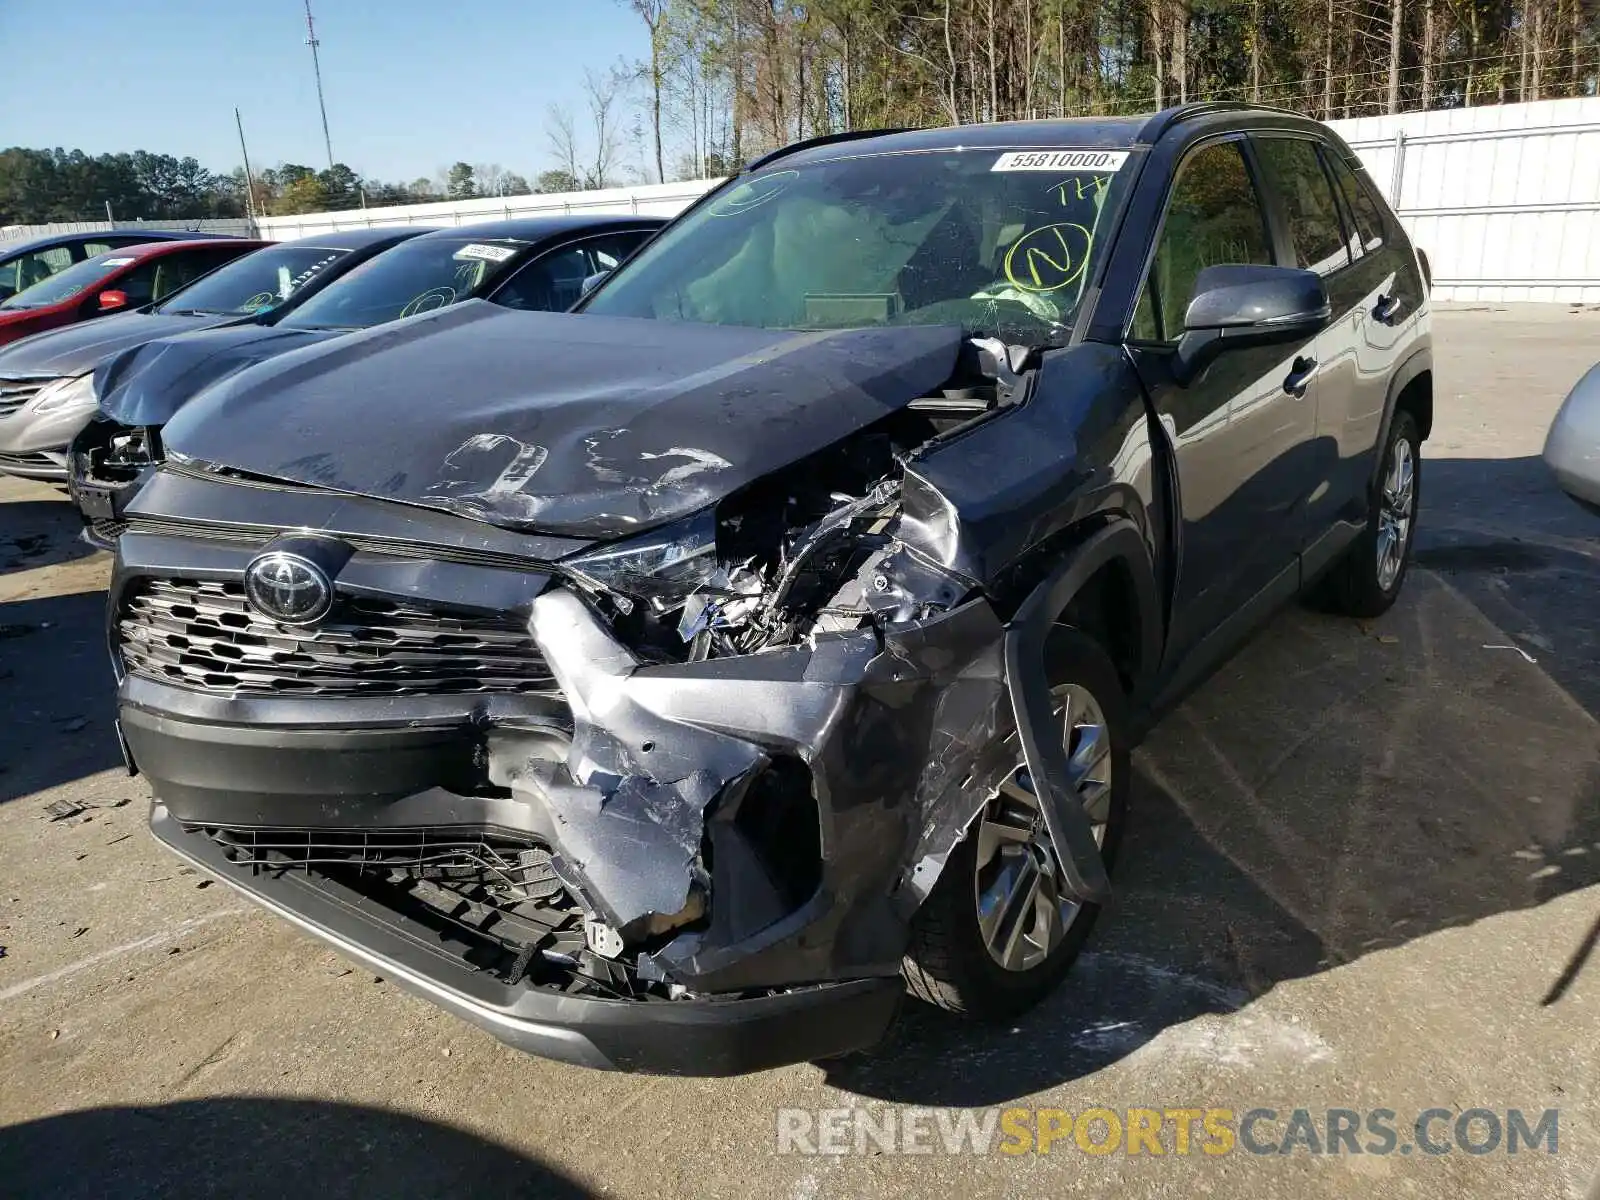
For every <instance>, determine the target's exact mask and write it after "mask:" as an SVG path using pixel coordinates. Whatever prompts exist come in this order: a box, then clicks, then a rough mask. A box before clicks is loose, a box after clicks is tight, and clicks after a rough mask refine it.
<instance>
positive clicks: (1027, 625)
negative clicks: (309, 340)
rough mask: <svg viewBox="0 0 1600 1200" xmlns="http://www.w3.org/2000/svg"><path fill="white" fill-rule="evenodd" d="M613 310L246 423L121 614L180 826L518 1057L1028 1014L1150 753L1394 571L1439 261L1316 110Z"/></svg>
mask: <svg viewBox="0 0 1600 1200" xmlns="http://www.w3.org/2000/svg"><path fill="white" fill-rule="evenodd" d="M580 308H581V315H566V314H547V313H535V312H518V311H511V310H507V309H504V308H500V307H497V306H495V305H492V304H488V303H485V302H483V301H477V300H469V301H467V302H464V303H461V304H457V305H453V306H451V307H449V308H445V309H441V310H439V311H437V312H432V313H427V314H424V315H420V316H416V317H412V318H409V319H407V320H403V321H399V322H396V323H394V324H390V325H385V326H382V327H380V328H376V329H372V330H370V331H367V332H364V333H357V334H354V335H351V336H350V337H347V338H343V339H340V340H338V341H334V342H330V343H327V344H325V345H322V346H318V347H312V348H308V349H306V350H302V351H297V352H295V353H293V354H289V355H286V356H283V357H282V358H279V359H276V360H273V361H270V362H266V363H262V364H260V365H258V366H255V367H251V368H249V369H248V370H246V371H243V372H241V373H239V374H236V375H233V376H231V377H229V378H227V379H226V380H223V381H222V382H220V383H218V384H216V385H215V386H213V387H212V388H210V389H208V390H207V391H205V392H204V393H202V394H201V395H200V396H199V397H197V398H196V400H195V401H194V402H193V403H192V404H190V405H188V406H186V407H185V408H184V409H183V410H182V411H181V412H179V413H178V414H177V415H176V417H175V418H174V419H173V421H172V423H171V424H170V425H169V426H168V427H167V429H166V433H165V444H166V450H167V460H166V462H165V464H164V465H163V466H162V467H161V469H160V470H159V471H157V472H155V473H154V474H153V475H152V476H151V478H150V480H149V482H148V483H147V484H146V485H144V487H143V488H142V489H141V490H140V491H139V492H138V493H137V494H136V495H135V496H134V498H133V499H132V501H131V502H130V503H129V504H128V506H127V511H126V514H125V515H126V518H127V520H128V522H129V525H128V527H127V531H126V533H125V534H124V535H123V537H122V538H121V541H120V545H119V549H118V559H117V565H116V572H115V578H114V582H113V585H112V588H111V594H110V639H111V643H112V649H113V654H114V658H115V663H116V670H117V674H118V679H119V709H120V726H121V730H122V733H123V735H124V737H125V742H126V748H127V751H128V754H129V761H130V764H131V765H132V766H134V767H136V768H137V769H138V770H140V771H142V772H143V773H144V775H145V776H146V777H147V778H148V779H149V782H150V786H151V789H152V791H153V793H154V796H155V804H154V807H153V810H152V812H153V816H152V821H153V826H154V829H155V832H156V834H157V836H158V837H159V838H161V839H162V840H163V841H164V842H165V843H166V844H167V845H168V846H170V847H171V848H172V849H173V850H175V851H176V852H177V853H179V854H180V855H182V856H184V857H185V858H187V859H189V860H190V861H192V862H193V863H195V864H198V865H199V866H201V867H204V868H205V869H207V870H209V871H211V872H214V873H215V874H216V875H217V876H219V877H220V878H222V879H223V880H225V881H227V882H228V883H229V884H231V885H233V886H234V887H236V888H238V889H240V890H241V891H243V892H245V893H247V894H248V895H250V896H252V897H253V898H254V899H256V900H257V901H259V902H260V903H261V904H263V905H265V906H267V907H268V908H270V909H272V910H273V911H275V912H277V913H278V914H280V915H281V916H283V917H285V918H287V919H288V920H290V921H292V922H294V923H295V924H297V925H299V926H301V927H302V928H304V929H307V930H309V931H311V932H312V933H315V934H317V935H319V936H321V937H323V938H325V939H327V940H328V941H330V942H332V943H333V944H334V945H336V946H338V947H340V948H341V949H343V950H344V951H345V952H347V953H348V954H350V955H352V956H353V957H355V958H357V959H359V960H362V961H364V962H366V963H367V964H369V965H371V966H372V967H373V968H374V969H375V970H378V971H380V972H381V973H382V974H383V975H384V976H385V977H387V978H390V979H393V980H396V981H397V982H399V983H401V984H402V985H404V986H406V987H409V988H411V989H413V990H415V991H416V992H418V993H420V994H421V995H423V996H425V997H427V998H428V999H430V1000H432V1001H433V1002H435V1003H437V1004H440V1005H443V1006H444V1007H445V1008H447V1009H449V1010H452V1011H454V1012H455V1013H458V1014H460V1015H461V1016H463V1017H465V1018H467V1019H469V1020H471V1021H475V1022H477V1023H479V1024H480V1025H482V1026H484V1027H486V1028H487V1029H489V1030H491V1031H492V1032H493V1033H494V1034H496V1035H497V1036H498V1037H500V1038H502V1039H504V1040H506V1041H507V1042H509V1043H511V1044H513V1045H516V1046H520V1047H523V1048H525V1049H527V1050H530V1051H533V1052H535V1053H539V1054H545V1055H549V1056H551V1057H555V1058H560V1059H565V1060H569V1061H573V1062H579V1063H585V1064H589V1065H593V1066H609V1067H618V1068H625V1069H636V1070H652V1071H663V1072H686V1073H707V1074H714V1073H728V1072H736V1071H743V1070H751V1069H756V1068H760V1067H766V1066H771V1065H775V1064H780V1063H786V1062H794V1061H799V1060H806V1059H814V1058H819V1057H827V1056H832V1055H836V1054H839V1053H843V1052H847V1051H850V1050H853V1049H857V1048H861V1047H865V1046H869V1045H871V1044H872V1043H874V1042H875V1041H877V1040H878V1039H879V1038H880V1037H881V1036H882V1035H883V1033H884V1031H885V1029H886V1027H887V1026H888V1024H889V1022H890V1020H891V1019H892V1016H893V1014H894V1013H895V1011H896V1008H897V1005H898V1004H899V1003H900V1001H901V997H902V995H903V994H904V993H905V992H906V991H907V990H909V991H910V993H911V994H912V995H913V996H916V997H919V998H920V999H922V1000H924V1001H928V1002H930V1003H932V1004H935V1005H939V1006H941V1007H943V1008H945V1009H948V1010H952V1011H954V1012H957V1013H962V1014H967V1015H969V1016H972V1017H976V1018H989V1019H1005V1018H1008V1017H1011V1016H1013V1015H1014V1014H1016V1013H1018V1012H1019V1011H1021V1010H1023V1009H1025V1008H1026V1007H1028V1006H1029V1005H1032V1004H1034V1003H1035V1002H1036V1001H1038V1000H1039V999H1040V998H1041V997H1043V996H1044V995H1045V994H1046V993H1047V992H1049V991H1050V990H1051V989H1052V988H1054V987H1056V986H1057V985H1058V984H1059V983H1060V982H1061V981H1062V978H1063V976H1064V975H1065V973H1066V972H1067V969H1068V967H1069V965H1070V964H1071V962H1072V960H1073V959H1074V957H1075V956H1076V955H1077V954H1078V953H1079V951H1080V949H1081V947H1082V946H1083V945H1084V942H1085V939H1086V938H1087V937H1088V936H1089V933H1090V929H1091V926H1092V924H1093V922H1094V920H1095V917H1096V914H1097V912H1098V911H1099V910H1100V907H1101V906H1102V905H1103V904H1104V903H1105V901H1106V899H1107V897H1108V895H1109V892H1110V887H1111V883H1110V874H1111V867H1112V864H1113V861H1114V859H1115V856H1116V852H1117V845H1118V841H1119V839H1120V837H1121V834H1122V832H1123V828H1124V825H1125V823H1126V821H1127V819H1128V792H1129V787H1130V767H1129V752H1130V748H1131V747H1132V746H1133V745H1134V743H1135V741H1136V740H1137V739H1138V738H1139V736H1140V734H1141V731H1142V730H1144V729H1146V728H1147V727H1148V726H1149V724H1150V723H1151V722H1152V721H1153V720H1154V719H1156V718H1157V717H1158V716H1159V715H1160V714H1161V713H1162V712H1163V711H1164V710H1166V709H1167V708H1169V707H1170V706H1171V705H1172V704H1173V702H1174V700H1175V698H1177V697H1179V696H1180V695H1181V694H1182V693H1183V692H1184V691H1185V689H1187V688H1189V687H1191V686H1192V685H1193V684H1194V683H1195V682H1196V681H1197V680H1198V679H1199V677H1200V676H1202V675H1203V674H1204V673H1205V672H1206V671H1207V670H1208V669H1209V668H1211V667H1213V666H1215V665H1216V664H1217V663H1218V662H1219V661H1220V660H1221V659H1222V658H1223V657H1224V656H1226V655H1227V654H1228V653H1229V651H1230V650H1231V648H1233V647H1234V646H1236V645H1237V643H1238V642H1239V640H1240V639H1241V638H1242V637H1243V636H1244V635H1245V634H1246V633H1248V632H1249V631H1250V630H1251V629H1252V628H1254V627H1256V626H1258V625H1259V624H1260V623H1261V622H1262V620H1263V619H1264V618H1266V617H1267V616H1268V615H1269V614H1270V613H1271V612H1272V611H1273V610H1274V609H1275V608H1277V607H1278V606H1280V605H1282V604H1284V603H1285V602H1287V601H1289V600H1291V599H1292V598H1293V597H1295V596H1297V595H1299V594H1301V593H1305V592H1308V591H1310V590H1312V589H1313V588H1315V589H1316V590H1318V592H1319V593H1320V594H1321V595H1322V597H1323V599H1324V603H1326V604H1327V605H1328V606H1330V607H1333V608H1336V609H1338V610H1342V611H1343V612H1345V613H1349V614H1353V615H1358V616H1367V617H1370V616H1373V615H1375V614H1378V613H1380V612H1382V611H1384V610H1385V609H1386V608H1387V607H1388V606H1389V605H1391V604H1392V603H1393V602H1394V600H1395V597H1396V594H1397V593H1398V592H1399V590H1400V588H1401V585H1402V583H1403V581H1404V579H1405V575H1406V568H1407V562H1408V556H1409V553H1410V550H1411V545H1412V532H1413V528H1414V522H1415V520H1416V514H1417V502H1418V495H1419V491H1418V489H1419V484H1420V473H1419V472H1420V458H1419V452H1420V446H1421V443H1422V441H1423V439H1425V438H1426V437H1427V435H1428V431H1429V427H1430V425H1431V423H1432V409H1433V397H1432V370H1431V350H1430V335H1429V313H1428V301H1427V280H1426V267H1425V260H1423V259H1422V258H1421V257H1420V256H1419V254H1418V253H1417V252H1416V251H1415V250H1414V249H1413V248H1412V246H1411V244H1410V242H1409V241H1408V239H1407V236H1406V234H1405V232H1404V231H1403V230H1402V228H1401V226H1400V223H1399V222H1398V221H1397V220H1396V218H1395V216H1394V214H1393V212H1391V211H1390V209H1389V208H1388V207H1387V206H1386V204H1385V203H1384V201H1383V200H1382V199H1381V198H1380V197H1379V195H1378V193H1377V191H1376V190H1375V189H1374V187H1373V185H1372V183H1371V181H1370V180H1369V179H1368V178H1367V176H1366V174H1365V172H1364V171H1363V170H1362V167H1361V164H1360V163H1359V162H1358V161H1357V159H1356V158H1355V156H1354V155H1353V154H1352V153H1351V151H1350V150H1349V148H1348V147H1347V146H1345V145H1344V144H1343V143H1342V142H1341V141H1340V140H1339V139H1338V138H1337V137H1336V136H1335V135H1333V134H1332V133H1331V132H1330V131H1329V130H1328V129H1326V128H1325V127H1323V126H1321V125H1319V124H1316V123H1314V122H1312V121H1309V120H1306V119H1304V118H1301V117H1297V116H1294V115H1292V114H1288V113H1283V112H1276V111H1271V110H1264V109H1258V108H1248V107H1244V106H1237V105H1200V106H1190V107H1185V108H1181V109H1175V110H1169V111H1166V112H1162V113H1159V114H1156V115H1154V116H1150V117H1140V118H1118V119H1103V120H1102V119H1094V120H1071V121H1048V122H1035V123H1015V124H1004V125H989V126H967V127H963V128H959V129H936V130H924V131H919V132H899V133H874V134H848V135H844V136H836V137H830V138H820V139H816V140H813V141H811V142H807V143H802V144H800V145H796V146H791V147H789V148H787V149H785V150H781V151H778V152H776V153H774V154H770V155H768V156H767V157H765V158H763V159H761V160H759V161H757V162H754V163H751V164H750V165H749V166H748V167H747V168H746V169H745V170H744V171H742V172H741V173H740V174H738V175H737V176H736V177H734V178H732V179H730V180H729V181H728V182H727V183H725V184H724V185H722V186H721V187H719V188H717V189H716V190H714V191H712V192H711V193H710V194H709V195H707V196H706V197H705V198H704V199H703V200H702V201H700V202H699V203H697V204H696V205H695V206H694V207H692V208H691V209H690V210H689V211H687V212H686V213H684V214H683V215H682V216H680V217H679V218H678V219H677V220H676V221H675V222H674V223H673V224H672V225H670V226H668V228H667V229H666V230H664V231H663V232H662V233H661V234H660V235H659V236H657V238H656V239H655V240H654V241H653V242H652V243H651V244H650V245H649V246H648V247H646V248H645V249H644V250H643V251H641V252H640V253H639V254H638V255H636V256H635V257H634V258H633V259H632V260H631V261H629V262H628V263H627V264H625V265H624V266H623V267H622V268H621V269H620V270H618V271H617V272H615V273H614V274H612V275H611V276H610V277H609V278H608V279H606V280H605V281H604V282H602V283H601V284H600V285H599V286H598V287H597V288H595V289H594V290H593V291H592V292H590V293H589V295H588V297H587V298H586V300H585V302H584V303H583V304H582V305H581V306H580Z"/></svg>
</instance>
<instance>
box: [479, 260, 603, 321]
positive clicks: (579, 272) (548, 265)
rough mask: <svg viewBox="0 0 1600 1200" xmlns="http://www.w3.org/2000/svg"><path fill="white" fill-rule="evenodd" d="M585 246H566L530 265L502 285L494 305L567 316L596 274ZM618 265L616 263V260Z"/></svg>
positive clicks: (495, 296)
mask: <svg viewBox="0 0 1600 1200" xmlns="http://www.w3.org/2000/svg"><path fill="white" fill-rule="evenodd" d="M593 261H594V260H593V259H591V258H590V256H589V251H588V250H587V249H586V248H585V247H584V246H583V245H576V246H564V247H562V248H561V249H559V250H552V251H551V252H550V253H549V254H546V255H544V256H542V257H540V258H536V259H534V260H533V261H532V262H531V263H528V264H527V265H526V266H525V267H523V268H522V269H521V270H520V271H518V272H517V273H516V274H515V275H513V276H512V277H511V278H510V279H508V280H506V282H505V283H504V284H502V285H501V287H500V290H499V291H497V292H495V294H494V302H495V303H496V304H503V305H505V307H507V308H521V309H529V310H533V311H537V312H565V311H566V310H567V309H569V308H571V307H572V306H573V305H574V304H576V303H577V302H578V300H579V299H580V298H581V297H582V295H583V281H584V280H585V279H586V278H588V277H589V276H590V275H593V274H594V273H595V271H596V270H606V269H607V268H604V267H600V268H596V267H594V266H593V265H592V263H593ZM612 261H613V262H615V261H617V260H616V259H613V260H612Z"/></svg>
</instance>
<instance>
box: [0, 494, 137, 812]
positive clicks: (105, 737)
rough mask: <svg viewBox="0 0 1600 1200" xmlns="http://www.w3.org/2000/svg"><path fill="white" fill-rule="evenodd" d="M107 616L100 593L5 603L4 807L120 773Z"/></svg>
mask: <svg viewBox="0 0 1600 1200" xmlns="http://www.w3.org/2000/svg"><path fill="white" fill-rule="evenodd" d="M3 507H4V506H0V510H3ZM105 611H106V594H105V593H104V592H103V591H95V592H81V593H78V594H76V595H68V596H49V597H44V598H40V599H31V600H13V601H9V602H4V603H0V712H4V713H5V714H6V719H5V722H4V723H3V725H0V804H3V803H6V802H7V801H10V800H15V799H17V798H18V797H20V796H27V795H31V794H33V793H35V792H39V791H42V790H43V789H45V788H49V787H54V786H55V785H57V784H62V783H69V782H71V781H73V780H75V779H82V778H83V777H84V776H86V775H92V774H94V773H95V772H96V771H104V770H106V769H107V768H108V767H119V766H121V764H122V753H121V751H120V750H119V749H118V747H117V736H116V726H115V724H114V718H115V715H116V681H115V679H114V678H113V676H112V673H111V663H110V661H109V659H108V658H107V656H106V635H105Z"/></svg>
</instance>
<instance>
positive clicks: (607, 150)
mask: <svg viewBox="0 0 1600 1200" xmlns="http://www.w3.org/2000/svg"><path fill="white" fill-rule="evenodd" d="M627 83H628V73H627V72H626V71H620V70H611V71H607V72H605V73H604V74H602V73H601V72H598V71H593V70H589V71H585V72H584V73H583V96H584V102H585V103H586V104H587V105H588V107H589V122H590V133H591V135H592V137H593V144H592V150H593V159H592V163H593V165H592V166H590V167H589V168H588V169H587V170H586V171H585V173H584V174H585V182H586V183H587V184H588V185H589V186H590V187H592V188H603V187H608V186H610V184H611V182H612V179H613V177H614V176H615V174H616V168H617V159H618V156H619V155H620V153H621V148H622V104H623V100H624V97H625V96H626V92H627Z"/></svg>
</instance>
